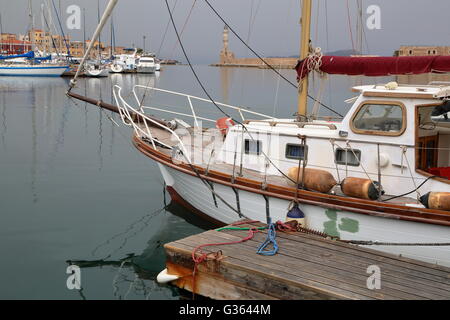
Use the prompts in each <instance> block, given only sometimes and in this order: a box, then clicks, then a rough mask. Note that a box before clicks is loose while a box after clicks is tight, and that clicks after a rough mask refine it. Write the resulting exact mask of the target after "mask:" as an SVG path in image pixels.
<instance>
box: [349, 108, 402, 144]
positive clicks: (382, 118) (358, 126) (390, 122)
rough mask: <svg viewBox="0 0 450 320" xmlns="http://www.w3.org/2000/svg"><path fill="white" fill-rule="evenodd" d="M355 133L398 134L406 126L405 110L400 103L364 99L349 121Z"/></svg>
mask: <svg viewBox="0 0 450 320" xmlns="http://www.w3.org/2000/svg"><path fill="white" fill-rule="evenodd" d="M351 126H352V130H353V132H355V133H361V134H375V135H390V136H399V135H401V134H402V133H403V131H405V128H406V111H405V107H404V106H403V104H401V103H399V102H398V103H389V102H388V103H386V102H372V101H366V102H364V103H363V104H362V105H360V106H359V108H358V110H357V111H356V112H355V115H354V116H353V119H352V122H351Z"/></svg>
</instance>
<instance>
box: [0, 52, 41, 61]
mask: <svg viewBox="0 0 450 320" xmlns="http://www.w3.org/2000/svg"><path fill="white" fill-rule="evenodd" d="M16 58H28V59H33V58H34V51H30V52H27V53H24V54H16V55H11V56H0V60H7V59H16Z"/></svg>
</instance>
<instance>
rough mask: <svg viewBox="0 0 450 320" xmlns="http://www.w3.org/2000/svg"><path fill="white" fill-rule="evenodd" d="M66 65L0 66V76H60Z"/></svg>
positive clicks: (67, 68) (65, 69) (66, 67)
mask: <svg viewBox="0 0 450 320" xmlns="http://www.w3.org/2000/svg"><path fill="white" fill-rule="evenodd" d="M67 70H69V67H68V66H42V65H37V66H0V76H14V77H19V76H22V77H60V76H61V75H62V74H63V73H64V72H65V71H67Z"/></svg>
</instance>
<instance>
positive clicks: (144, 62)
mask: <svg viewBox="0 0 450 320" xmlns="http://www.w3.org/2000/svg"><path fill="white" fill-rule="evenodd" d="M136 71H137V73H155V71H156V64H155V57H154V56H150V55H143V56H141V57H140V58H139V61H138V63H137V65H136Z"/></svg>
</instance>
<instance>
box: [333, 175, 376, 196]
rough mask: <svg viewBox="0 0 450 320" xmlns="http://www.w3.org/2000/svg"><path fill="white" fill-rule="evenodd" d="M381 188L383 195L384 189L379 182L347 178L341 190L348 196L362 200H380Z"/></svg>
mask: <svg viewBox="0 0 450 320" xmlns="http://www.w3.org/2000/svg"><path fill="white" fill-rule="evenodd" d="M380 188H381V194H382V195H383V194H384V191H383V188H382V186H381V185H380V184H379V183H378V181H372V180H370V179H364V178H355V177H347V178H345V179H344V180H343V181H342V183H341V190H342V192H343V193H344V194H345V195H346V196H349V197H353V198H360V199H368V200H376V199H378V196H379V190H380Z"/></svg>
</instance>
